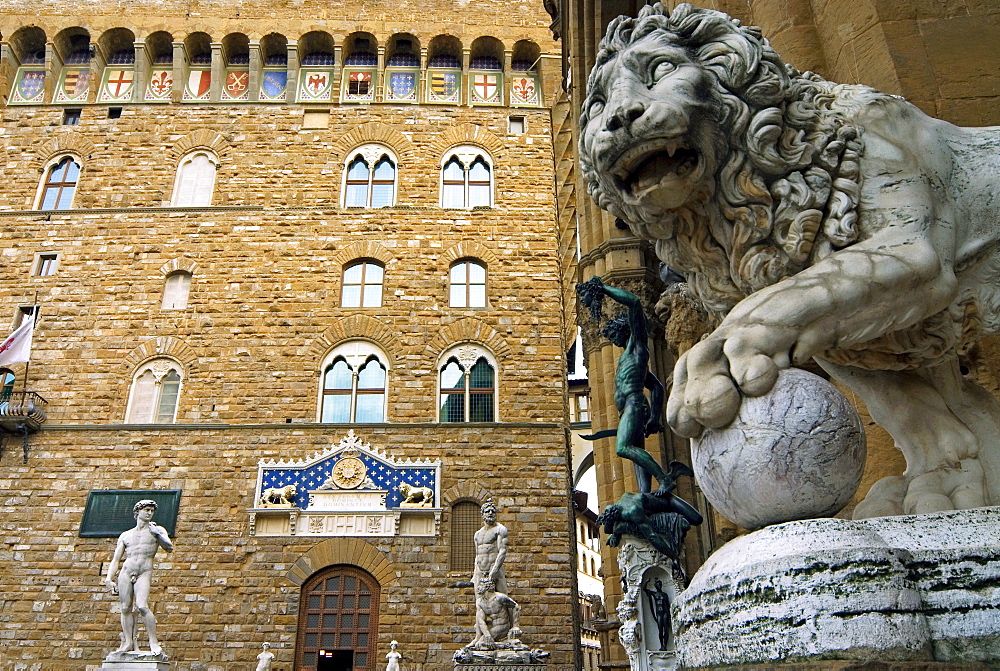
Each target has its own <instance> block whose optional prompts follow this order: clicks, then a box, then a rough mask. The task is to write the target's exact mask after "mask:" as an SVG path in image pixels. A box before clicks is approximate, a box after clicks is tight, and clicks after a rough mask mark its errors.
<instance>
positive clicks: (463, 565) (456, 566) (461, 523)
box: [448, 501, 482, 575]
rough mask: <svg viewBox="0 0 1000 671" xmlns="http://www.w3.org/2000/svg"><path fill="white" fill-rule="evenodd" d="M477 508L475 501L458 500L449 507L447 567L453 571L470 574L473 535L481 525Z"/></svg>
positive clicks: (473, 550)
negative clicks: (449, 535)
mask: <svg viewBox="0 0 1000 671" xmlns="http://www.w3.org/2000/svg"><path fill="white" fill-rule="evenodd" d="M479 510H480V506H479V504H478V503H476V502H475V501H458V502H456V503H455V504H454V505H453V506H452V507H451V525H450V526H451V528H450V534H451V538H450V539H449V543H448V547H449V562H448V568H449V570H451V571H452V572H453V573H465V574H470V575H471V574H472V569H473V568H474V563H475V560H476V543H475V541H474V540H473V535H474V534H475V533H476V531H477V530H478V529H479V527H480V526H481V525H482V519H481V515H480V512H479Z"/></svg>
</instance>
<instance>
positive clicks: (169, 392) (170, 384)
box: [125, 358, 182, 424]
mask: <svg viewBox="0 0 1000 671" xmlns="http://www.w3.org/2000/svg"><path fill="white" fill-rule="evenodd" d="M181 380H182V374H181V366H180V364H178V363H177V362H176V361H174V360H173V359H165V358H161V359H153V360H152V361H150V362H148V363H146V364H143V365H142V366H140V367H139V368H138V369H137V370H136V373H135V376H134V377H133V378H132V390H131V393H130V394H129V400H128V410H127V412H126V420H125V421H127V422H129V423H130V424H172V423H173V422H174V420H175V419H176V418H177V401H178V399H179V398H180V392H181Z"/></svg>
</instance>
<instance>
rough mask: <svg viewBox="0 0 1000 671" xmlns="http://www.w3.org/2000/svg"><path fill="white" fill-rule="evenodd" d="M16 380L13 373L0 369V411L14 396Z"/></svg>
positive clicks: (7, 369) (6, 369)
mask: <svg viewBox="0 0 1000 671" xmlns="http://www.w3.org/2000/svg"><path fill="white" fill-rule="evenodd" d="M16 379H17V378H16V376H15V375H14V371H12V370H11V369H9V368H0V410H2V409H3V408H4V407H6V406H5V405H4V404H6V402H7V401H9V400H10V397H11V396H13V395H14V382H15V380H16Z"/></svg>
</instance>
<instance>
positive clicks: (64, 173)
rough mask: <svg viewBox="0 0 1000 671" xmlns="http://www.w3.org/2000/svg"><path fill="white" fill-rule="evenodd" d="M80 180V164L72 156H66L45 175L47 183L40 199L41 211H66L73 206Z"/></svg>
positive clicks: (39, 207)
mask: <svg viewBox="0 0 1000 671" xmlns="http://www.w3.org/2000/svg"><path fill="white" fill-rule="evenodd" d="M79 178H80V164H79V163H77V162H76V161H75V160H74V159H73V157H72V156H65V157H63V158H62V159H60V160H59V162H58V163H55V164H54V165H53V166H52V167H50V168H49V170H48V172H46V173H45V182H44V183H43V185H42V193H41V197H40V198H39V204H38V209H39V210H66V209H69V208H70V207H72V206H73V194H74V193H75V192H76V182H77V180H78V179H79Z"/></svg>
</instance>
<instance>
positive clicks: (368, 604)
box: [295, 564, 380, 671]
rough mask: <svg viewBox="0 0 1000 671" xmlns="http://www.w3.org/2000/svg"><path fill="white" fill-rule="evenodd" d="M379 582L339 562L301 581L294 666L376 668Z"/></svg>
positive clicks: (340, 670) (351, 670)
mask: <svg viewBox="0 0 1000 671" xmlns="http://www.w3.org/2000/svg"><path fill="white" fill-rule="evenodd" d="M379 589H380V588H379V583H378V581H377V580H376V579H375V578H374V577H373V576H372V575H371V574H370V573H368V572H367V571H365V570H364V569H362V568H359V567H357V566H351V565H347V564H338V565H335V566H328V567H326V568H324V569H322V570H320V571H317V572H316V573H314V574H313V575H312V576H310V577H309V579H308V580H306V581H305V582H304V583H302V593H301V597H300V599H299V627H298V640H297V642H296V646H295V668H296V669H300V670H301V671H374V669H375V645H376V639H377V638H378V605H379Z"/></svg>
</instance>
